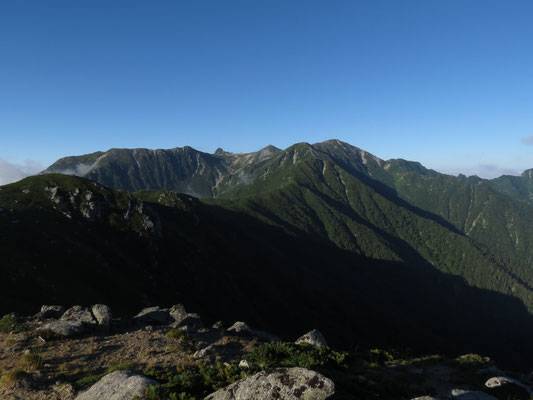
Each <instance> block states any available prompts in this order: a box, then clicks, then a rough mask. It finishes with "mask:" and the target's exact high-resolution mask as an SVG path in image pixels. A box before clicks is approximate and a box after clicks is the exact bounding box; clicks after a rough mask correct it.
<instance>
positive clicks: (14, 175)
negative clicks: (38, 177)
mask: <svg viewBox="0 0 533 400" xmlns="http://www.w3.org/2000/svg"><path fill="white" fill-rule="evenodd" d="M42 170H43V166H42V165H41V164H39V163H38V162H36V161H33V160H26V161H24V164H15V163H10V162H9V161H7V160H4V159H3V158H1V157H0V185H7V184H8V183H13V182H17V181H20V180H21V179H23V178H26V177H27V176H30V175H35V174H37V173H39V172H40V171H42Z"/></svg>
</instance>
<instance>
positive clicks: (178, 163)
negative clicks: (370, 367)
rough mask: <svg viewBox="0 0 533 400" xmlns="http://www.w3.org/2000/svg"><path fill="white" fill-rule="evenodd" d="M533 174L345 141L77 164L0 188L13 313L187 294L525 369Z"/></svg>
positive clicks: (233, 314) (272, 319) (72, 160)
mask: <svg viewBox="0 0 533 400" xmlns="http://www.w3.org/2000/svg"><path fill="white" fill-rule="evenodd" d="M532 171H533V170H528V171H525V172H524V173H523V174H522V175H521V176H519V177H515V176H502V177H500V178H497V179H493V180H484V179H481V178H478V177H475V176H474V177H466V176H462V175H460V176H458V177H454V176H449V175H444V174H440V173H437V172H435V171H433V170H429V169H426V168H424V167H423V166H422V165H421V164H420V163H417V162H410V161H405V160H402V159H394V160H387V161H385V160H382V159H380V158H378V157H376V156H374V155H372V154H370V153H368V152H366V151H364V150H362V149H359V148H357V147H354V146H351V145H349V144H347V143H343V142H341V141H338V140H329V141H326V142H322V143H316V144H313V145H311V144H307V143H299V144H295V145H293V146H291V147H289V148H287V149H285V150H280V149H277V148H275V147H273V146H268V147H265V148H264V149H262V150H260V151H258V152H255V153H248V154H233V153H229V152H226V151H224V150H222V149H218V150H217V151H216V152H215V153H214V154H207V153H203V152H200V151H197V150H194V149H193V148H191V147H183V148H175V149H170V150H148V149H111V150H109V151H107V152H97V153H92V154H87V155H83V156H75V157H66V158H63V159H60V160H58V161H57V162H55V163H54V164H52V165H51V166H50V167H48V168H47V169H46V170H45V171H43V174H41V175H37V176H34V177H29V178H26V179H24V180H22V181H19V182H16V183H13V184H10V185H6V186H3V187H1V190H0V228H1V230H0V231H1V232H3V233H2V234H1V236H0V252H1V254H2V255H3V257H2V259H3V260H5V263H4V264H3V266H2V270H3V274H4V278H5V279H3V280H2V283H0V290H1V293H2V302H1V306H0V307H1V308H2V309H0V312H2V311H4V312H8V311H12V310H19V311H21V312H29V311H32V310H33V308H34V307H36V305H37V304H38V305H40V304H44V303H59V304H74V303H76V304H79V303H87V304H92V303H95V302H101V303H106V304H110V305H111V306H112V307H113V308H114V309H117V310H119V311H120V310H122V311H123V312H129V311H131V310H132V309H137V308H138V307H139V306H141V305H147V304H165V303H168V304H174V303H176V302H182V303H184V304H186V305H187V306H190V307H191V308H194V309H197V310H199V311H200V312H201V313H202V315H205V316H206V317H207V318H209V316H215V315H216V316H219V317H220V316H222V317H224V318H227V319H228V320H239V319H240V320H246V321H251V323H253V324H254V325H256V326H258V327H260V328H261V327H269V328H270V329H268V330H272V329H271V327H272V326H277V327H280V328H278V330H279V331H278V332H275V333H277V334H279V335H281V336H283V335H294V334H295V332H300V331H301V330H302V329H303V328H313V327H319V328H320V329H321V330H322V331H324V332H325V333H326V334H327V336H328V337H331V338H332V339H331V340H332V341H333V342H337V343H343V344H349V345H354V346H357V345H358V344H360V343H370V344H372V343H376V344H378V343H379V344H380V345H395V346H398V345H400V346H406V347H411V348H413V349H415V350H417V351H425V352H427V351H441V352H446V353H457V354H458V353H465V352H469V351H472V352H474V351H475V352H480V353H483V354H487V355H490V356H493V357H495V358H497V360H498V361H499V362H500V363H502V364H504V365H505V364H506V363H507V364H508V365H514V366H517V367H520V366H524V365H525V364H527V362H529V361H530V360H531V357H532V356H533V344H531V343H530V342H531V341H530V340H529V338H530V337H531V334H532V333H533V318H532V315H531V312H532V311H533V291H532V287H533V271H532V270H531V265H532V262H533V252H532V251H531V250H532V248H531V246H532V245H533V204H532V203H533V197H532V188H533V186H532V182H531V181H532ZM303 324H308V325H309V326H305V327H303V326H302V325H303Z"/></svg>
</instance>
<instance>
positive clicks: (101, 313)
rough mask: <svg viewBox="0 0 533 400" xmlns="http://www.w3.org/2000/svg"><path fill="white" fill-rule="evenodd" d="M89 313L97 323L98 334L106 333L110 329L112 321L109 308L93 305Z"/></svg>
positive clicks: (102, 305)
mask: <svg viewBox="0 0 533 400" xmlns="http://www.w3.org/2000/svg"><path fill="white" fill-rule="evenodd" d="M91 312H92V314H93V316H94V318H95V319H96V322H98V330H99V331H100V332H108V331H109V328H110V327H111V321H112V320H113V314H112V313H111V308H109V307H108V306H106V305H105V304H95V305H93V306H92V307H91Z"/></svg>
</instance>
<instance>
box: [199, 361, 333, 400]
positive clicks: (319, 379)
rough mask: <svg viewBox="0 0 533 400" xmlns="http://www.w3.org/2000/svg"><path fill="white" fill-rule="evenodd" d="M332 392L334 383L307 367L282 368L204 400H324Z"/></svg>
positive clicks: (246, 379)
mask: <svg viewBox="0 0 533 400" xmlns="http://www.w3.org/2000/svg"><path fill="white" fill-rule="evenodd" d="M333 393H335V384H334V383H333V381H331V380H330V379H328V378H326V377H325V376H323V375H321V374H319V373H318V372H314V371H311V370H308V369H305V368H279V369H274V370H272V371H269V372H266V371H263V372H259V373H257V374H255V375H253V376H250V377H248V378H245V379H242V380H240V381H238V382H235V383H233V384H231V385H229V386H227V387H225V388H222V389H220V390H218V391H216V392H214V393H212V394H210V395H209V396H207V397H206V398H205V400H238V399H239V400H240V399H247V400H271V399H278V400H301V399H309V400H323V399H327V398H328V397H330V396H331V395H333Z"/></svg>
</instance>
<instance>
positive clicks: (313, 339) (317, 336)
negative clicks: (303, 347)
mask: <svg viewBox="0 0 533 400" xmlns="http://www.w3.org/2000/svg"><path fill="white" fill-rule="evenodd" d="M303 343H307V344H310V345H311V346H315V347H320V346H327V345H328V342H326V338H325V337H324V335H323V334H322V332H320V331H319V330H317V329H313V330H312V331H310V332H307V333H306V334H305V335H303V336H300V337H299V338H298V339H297V340H296V344H303Z"/></svg>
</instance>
